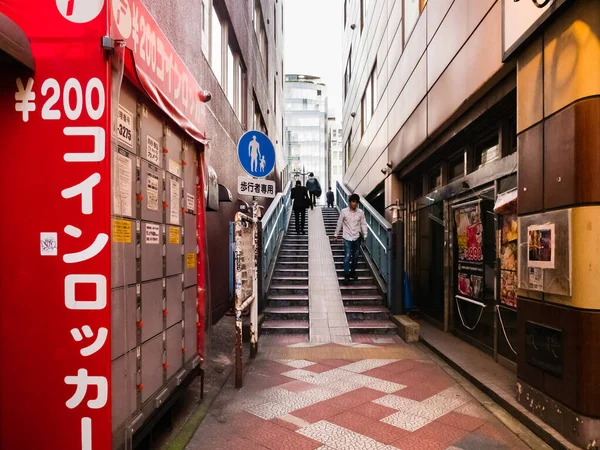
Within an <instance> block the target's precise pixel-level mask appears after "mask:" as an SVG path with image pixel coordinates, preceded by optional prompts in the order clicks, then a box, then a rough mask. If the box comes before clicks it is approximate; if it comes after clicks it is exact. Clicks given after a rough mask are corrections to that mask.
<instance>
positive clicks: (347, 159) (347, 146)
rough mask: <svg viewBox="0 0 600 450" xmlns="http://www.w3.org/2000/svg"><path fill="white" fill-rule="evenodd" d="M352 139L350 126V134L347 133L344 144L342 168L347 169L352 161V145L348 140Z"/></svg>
mask: <svg viewBox="0 0 600 450" xmlns="http://www.w3.org/2000/svg"><path fill="white" fill-rule="evenodd" d="M351 140H352V128H350V134H348V139H346V144H345V145H344V153H345V155H344V170H347V169H348V166H349V165H350V162H351V161H352V156H354V155H352V145H351V144H350V141H351Z"/></svg>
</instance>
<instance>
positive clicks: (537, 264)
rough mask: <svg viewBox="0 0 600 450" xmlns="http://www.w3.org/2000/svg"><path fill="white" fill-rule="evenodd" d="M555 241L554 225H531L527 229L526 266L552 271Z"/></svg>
mask: <svg viewBox="0 0 600 450" xmlns="http://www.w3.org/2000/svg"><path fill="white" fill-rule="evenodd" d="M555 239H556V235H555V227H554V224H553V223H551V224H546V225H531V226H529V227H528V228H527V266H528V267H530V268H538V269H554V248H555V242H554V240H555Z"/></svg>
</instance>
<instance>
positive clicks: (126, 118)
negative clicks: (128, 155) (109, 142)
mask: <svg viewBox="0 0 600 450" xmlns="http://www.w3.org/2000/svg"><path fill="white" fill-rule="evenodd" d="M117 114H118V115H117V129H116V133H117V136H116V137H117V141H118V143H119V147H122V148H124V149H126V150H128V151H130V152H133V153H135V154H137V142H138V141H137V138H138V136H137V99H136V94H135V91H134V90H133V89H132V88H130V87H129V86H128V85H127V84H125V83H123V85H122V87H121V93H120V95H119V110H118V113H117Z"/></svg>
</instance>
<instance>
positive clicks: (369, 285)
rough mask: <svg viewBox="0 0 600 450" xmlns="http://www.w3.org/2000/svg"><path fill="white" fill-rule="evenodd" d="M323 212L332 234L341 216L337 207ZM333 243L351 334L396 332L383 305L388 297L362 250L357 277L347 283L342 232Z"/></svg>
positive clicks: (332, 249)
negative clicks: (381, 288) (379, 284)
mask: <svg viewBox="0 0 600 450" xmlns="http://www.w3.org/2000/svg"><path fill="white" fill-rule="evenodd" d="M322 212H323V221H324V222H325V230H326V231H327V235H328V236H333V234H334V233H335V227H336V225H337V221H338V218H339V213H338V211H337V208H326V207H324V208H323V209H322ZM330 243H331V251H332V253H333V259H334V261H335V266H336V270H337V275H338V283H339V284H340V291H341V293H342V300H343V301H344V309H345V310H346V318H347V319H348V325H349V327H350V331H351V332H352V333H381V334H385V333H395V332H396V325H394V324H393V323H392V321H391V320H390V312H389V311H388V309H387V308H386V307H385V306H384V304H385V298H384V297H383V295H382V294H381V290H380V288H379V286H378V284H377V282H376V280H375V277H374V276H373V273H372V272H371V269H370V268H369V265H368V264H367V262H366V259H365V256H364V255H363V254H362V251H360V252H359V259H358V265H357V266H356V274H357V275H358V279H357V280H351V281H350V282H349V283H348V284H344V283H343V281H344V240H343V239H342V236H341V234H340V236H338V241H337V242H333V241H330Z"/></svg>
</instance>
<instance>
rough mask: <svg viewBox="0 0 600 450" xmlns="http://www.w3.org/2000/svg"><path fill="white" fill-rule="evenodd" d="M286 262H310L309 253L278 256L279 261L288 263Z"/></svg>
mask: <svg viewBox="0 0 600 450" xmlns="http://www.w3.org/2000/svg"><path fill="white" fill-rule="evenodd" d="M286 262H296V263H297V262H305V263H306V264H308V254H306V255H300V256H285V255H284V256H279V257H278V258H277V263H286Z"/></svg>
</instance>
